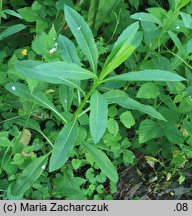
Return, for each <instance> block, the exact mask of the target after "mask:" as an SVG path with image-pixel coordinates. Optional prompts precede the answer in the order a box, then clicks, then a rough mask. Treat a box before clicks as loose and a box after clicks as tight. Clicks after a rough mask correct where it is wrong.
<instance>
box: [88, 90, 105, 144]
mask: <svg viewBox="0 0 192 216" xmlns="http://www.w3.org/2000/svg"><path fill="white" fill-rule="evenodd" d="M90 107H91V112H90V118H89V126H90V131H91V136H92V138H93V141H94V143H95V144H96V143H98V142H99V141H100V139H101V138H102V136H103V134H104V133H105V130H106V127H107V113H108V108H107V101H106V100H105V98H104V96H103V95H101V94H100V93H99V92H98V91H95V92H94V93H93V95H92V96H91V100H90Z"/></svg>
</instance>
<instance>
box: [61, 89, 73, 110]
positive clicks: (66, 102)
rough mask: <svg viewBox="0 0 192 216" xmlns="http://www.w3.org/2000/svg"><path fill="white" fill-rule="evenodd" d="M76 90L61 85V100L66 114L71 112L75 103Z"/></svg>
mask: <svg viewBox="0 0 192 216" xmlns="http://www.w3.org/2000/svg"><path fill="white" fill-rule="evenodd" d="M73 95H74V90H73V89H72V88H70V87H68V86H65V85H61V86H59V99H60V102H61V104H62V106H63V108H64V110H65V112H69V109H70V107H71V104H72V101H73Z"/></svg>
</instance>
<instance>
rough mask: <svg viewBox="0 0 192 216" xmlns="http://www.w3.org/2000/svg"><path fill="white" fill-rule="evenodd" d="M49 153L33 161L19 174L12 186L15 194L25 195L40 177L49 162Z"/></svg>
mask: <svg viewBox="0 0 192 216" xmlns="http://www.w3.org/2000/svg"><path fill="white" fill-rule="evenodd" d="M47 158H48V154H46V155H44V156H41V157H39V158H37V159H35V160H34V161H33V162H31V163H30V164H29V165H28V166H27V167H26V168H25V169H24V170H23V172H22V173H21V174H20V175H19V177H18V178H17V180H16V183H15V185H13V188H12V194H13V195H14V196H19V195H23V194H24V193H25V192H26V191H27V190H28V189H29V188H30V187H31V186H32V185H33V183H34V182H35V181H36V180H37V179H38V178H39V177H40V175H41V174H42V172H43V170H44V169H45V166H46V164H47Z"/></svg>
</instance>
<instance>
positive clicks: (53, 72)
mask: <svg viewBox="0 0 192 216" xmlns="http://www.w3.org/2000/svg"><path fill="white" fill-rule="evenodd" d="M27 67H29V68H27ZM31 67H32V68H31ZM15 68H16V69H17V70H18V71H19V72H20V73H22V74H23V75H25V76H27V77H29V78H31V79H37V80H44V81H47V82H51V83H62V80H65V79H72V80H86V79H90V78H94V77H95V75H94V74H93V73H91V72H90V71H88V70H85V69H83V68H81V67H79V66H78V65H76V64H73V63H67V62H61V61H58V62H57V61H55V62H51V63H39V62H38V63H35V62H34V61H30V60H26V61H21V62H17V63H16V64H15Z"/></svg>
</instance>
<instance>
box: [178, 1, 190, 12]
mask: <svg viewBox="0 0 192 216" xmlns="http://www.w3.org/2000/svg"><path fill="white" fill-rule="evenodd" d="M190 1H191V0H181V1H180V4H179V6H178V9H179V10H180V9H181V8H183V7H185V5H187V4H188V3H189V2H190Z"/></svg>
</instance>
